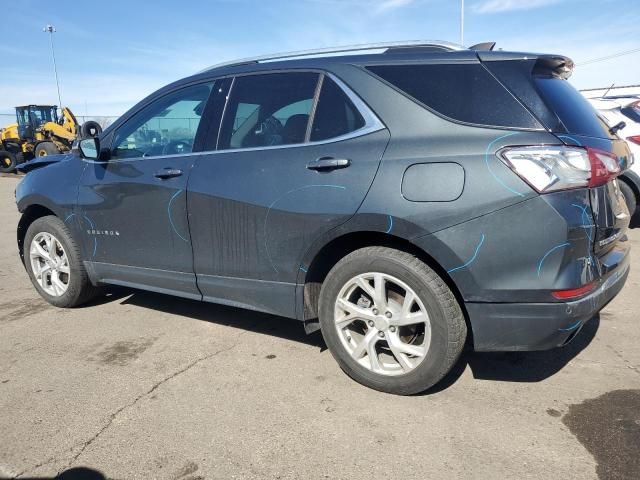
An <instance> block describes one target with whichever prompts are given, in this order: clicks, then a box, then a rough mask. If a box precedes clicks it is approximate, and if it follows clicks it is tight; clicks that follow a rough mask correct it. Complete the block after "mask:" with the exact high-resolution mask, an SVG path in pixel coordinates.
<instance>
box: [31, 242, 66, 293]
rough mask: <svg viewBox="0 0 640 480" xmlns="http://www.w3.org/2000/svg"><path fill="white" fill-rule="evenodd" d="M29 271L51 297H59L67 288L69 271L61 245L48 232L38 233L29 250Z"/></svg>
mask: <svg viewBox="0 0 640 480" xmlns="http://www.w3.org/2000/svg"><path fill="white" fill-rule="evenodd" d="M29 257H30V260H31V271H32V272H33V275H34V277H35V279H36V281H37V282H38V284H39V285H40V287H41V288H42V289H43V290H44V291H45V292H46V293H47V294H49V295H51V296H52V297H60V296H62V295H64V293H65V292H66V291H67V289H68V288H69V280H70V279H71V269H70V268H69V258H68V257H67V254H66V252H65V251H64V248H63V247H62V243H60V241H59V240H58V239H57V238H56V237H55V236H53V235H52V234H50V233H48V232H40V233H38V234H37V235H36V236H35V237H34V238H33V240H32V241H31V246H30V248H29Z"/></svg>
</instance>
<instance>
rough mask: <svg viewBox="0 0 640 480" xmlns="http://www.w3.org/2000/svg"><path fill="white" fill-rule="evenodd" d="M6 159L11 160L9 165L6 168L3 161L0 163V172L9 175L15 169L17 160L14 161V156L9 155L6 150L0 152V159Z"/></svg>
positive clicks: (12, 154)
mask: <svg viewBox="0 0 640 480" xmlns="http://www.w3.org/2000/svg"><path fill="white" fill-rule="evenodd" d="M7 157H8V158H10V159H11V165H9V166H8V167H7V166H5V164H4V161H0V172H1V173H11V172H13V171H14V170H15V169H16V165H17V160H16V156H15V154H14V153H11V152H10V151H8V150H0V158H1V159H4V158H7Z"/></svg>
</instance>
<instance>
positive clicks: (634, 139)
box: [627, 135, 640, 145]
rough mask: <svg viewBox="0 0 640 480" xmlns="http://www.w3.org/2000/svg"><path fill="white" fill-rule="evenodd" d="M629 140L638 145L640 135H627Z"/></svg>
mask: <svg viewBox="0 0 640 480" xmlns="http://www.w3.org/2000/svg"><path fill="white" fill-rule="evenodd" d="M627 140H629V141H630V142H633V143H635V144H636V145H640V135H634V136H633V137H627Z"/></svg>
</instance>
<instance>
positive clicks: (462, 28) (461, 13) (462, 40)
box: [460, 0, 464, 45]
mask: <svg viewBox="0 0 640 480" xmlns="http://www.w3.org/2000/svg"><path fill="white" fill-rule="evenodd" d="M460 45H464V0H460Z"/></svg>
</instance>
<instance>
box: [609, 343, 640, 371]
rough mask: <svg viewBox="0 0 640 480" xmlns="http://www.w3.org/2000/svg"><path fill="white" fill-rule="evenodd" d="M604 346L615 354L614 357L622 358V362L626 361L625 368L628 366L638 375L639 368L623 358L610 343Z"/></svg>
mask: <svg viewBox="0 0 640 480" xmlns="http://www.w3.org/2000/svg"><path fill="white" fill-rule="evenodd" d="M606 346H607V348H608V349H609V350H611V351H612V352H613V353H614V354H615V356H616V357H618V358H619V359H620V360H622V362H623V363H626V366H627V368H629V369H630V370H633V371H634V372H635V373H637V374H638V375H640V368H638V367H636V366H635V365H634V364H633V363H631V362H630V361H629V360H627V359H626V358H624V356H623V355H622V354H621V353H620V352H619V351H618V350H616V349H615V348H613V347H612V346H611V345H606Z"/></svg>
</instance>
